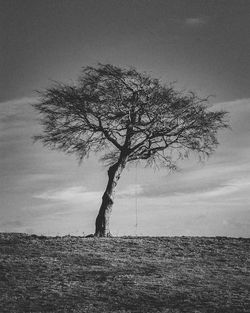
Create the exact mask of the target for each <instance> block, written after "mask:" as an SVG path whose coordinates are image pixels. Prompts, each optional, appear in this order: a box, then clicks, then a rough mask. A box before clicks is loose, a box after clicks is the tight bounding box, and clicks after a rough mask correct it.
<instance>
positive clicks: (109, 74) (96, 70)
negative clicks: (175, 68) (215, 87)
mask: <svg viewBox="0 0 250 313" xmlns="http://www.w3.org/2000/svg"><path fill="white" fill-rule="evenodd" d="M40 96H41V101H40V103H38V104H35V108H36V109H38V110H39V112H40V113H42V115H43V117H42V119H41V122H42V125H43V126H44V132H43V134H41V135H40V136H36V139H39V140H41V141H42V142H43V143H44V144H45V145H47V146H50V147H52V148H55V149H59V150H62V151H64V152H67V153H73V154H76V155H77V156H78V157H79V159H80V160H82V159H83V158H84V157H86V156H88V155H89V153H90V152H103V155H102V160H104V161H105V162H106V163H107V164H108V165H112V164H114V163H116V162H117V161H118V159H119V157H120V155H121V153H122V154H123V155H126V157H127V162H131V161H136V160H144V161H146V163H147V164H153V163H154V164H157V165H162V166H166V167H169V168H174V167H175V161H176V159H178V158H180V157H185V156H187V155H188V153H189V152H190V151H194V152H197V153H198V154H199V155H201V156H205V155H206V156H208V155H210V154H211V153H212V152H213V151H214V149H215V148H216V146H217V144H218V141H217V132H218V130H219V129H221V128H226V127H228V123H227V121H226V118H225V117H226V112H224V111H212V110H211V109H210V105H209V103H208V99H207V98H206V99H201V98H199V97H198V96H197V95H196V94H195V93H194V92H188V93H183V92H179V91H176V90H175V89H174V87H173V85H171V84H170V85H164V84H162V83H161V82H160V80H159V79H155V78H151V77H150V76H149V75H147V74H145V73H139V72H138V71H136V70H135V69H133V68H130V69H122V68H119V67H116V66H113V65H110V64H106V65H102V64H99V66H98V67H86V68H84V69H83V71H82V74H81V75H80V77H79V79H78V81H77V82H76V83H75V84H71V85H69V84H61V83H55V84H54V85H53V86H52V87H50V88H48V89H46V90H45V91H43V92H40Z"/></svg>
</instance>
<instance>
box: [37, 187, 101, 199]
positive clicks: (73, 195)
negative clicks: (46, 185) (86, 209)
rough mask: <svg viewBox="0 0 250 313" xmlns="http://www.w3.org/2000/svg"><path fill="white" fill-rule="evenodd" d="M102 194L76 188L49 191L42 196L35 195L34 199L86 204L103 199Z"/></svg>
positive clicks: (83, 188)
mask: <svg viewBox="0 0 250 313" xmlns="http://www.w3.org/2000/svg"><path fill="white" fill-rule="evenodd" d="M101 195H102V193H101V192H99V191H88V190H87V189H86V188H85V187H82V186H74V187H69V188H63V189H59V190H49V191H46V192H43V193H41V194H37V195H34V196H33V197H34V198H37V199H43V200H54V201H64V202H73V203H76V202H85V201H96V200H99V199H100V198H101Z"/></svg>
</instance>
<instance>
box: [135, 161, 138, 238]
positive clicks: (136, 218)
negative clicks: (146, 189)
mask: <svg viewBox="0 0 250 313" xmlns="http://www.w3.org/2000/svg"><path fill="white" fill-rule="evenodd" d="M137 176H138V173H137V162H136V165H135V236H136V237H137V229H138V194H137V187H138V186H137V181H138V177H137Z"/></svg>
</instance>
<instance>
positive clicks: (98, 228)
mask: <svg viewBox="0 0 250 313" xmlns="http://www.w3.org/2000/svg"><path fill="white" fill-rule="evenodd" d="M125 164H126V161H125V160H122V161H118V162H117V163H116V164H114V165H112V166H111V167H110V168H109V170H108V184H107V187H106V190H105V192H104V194H103V196H102V204H101V207H100V209H99V213H98V215H97V218H96V222H95V237H110V236H111V234H110V230H109V219H110V215H111V211H112V206H113V203H114V200H113V199H114V190H115V187H116V185H117V182H118V180H119V179H120V175H121V172H122V171H123V169H124V167H125Z"/></svg>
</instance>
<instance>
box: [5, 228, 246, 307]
mask: <svg viewBox="0 0 250 313" xmlns="http://www.w3.org/2000/svg"><path fill="white" fill-rule="evenodd" d="M249 289H250V239H244V238H238V239H237V238H224V237H214V238H208V237H207V238H205V237H144V238H131V237H130V238H109V239H95V238H83V237H72V236H65V237H44V236H35V235H26V234H13V233H12V234H11V233H0V312H8V313H15V312H60V313H61V312H88V313H96V312H100V313H105V312H108V313H111V312H120V313H128V312H145V313H147V312H148V313H149V312H150V313H151V312H152V313H156V312H165V313H170V312H171V313H183V312H192V313H200V312H209V313H210V312H211V313H212V312H213V313H215V312H218V313H224V312H228V313H229V312H230V313H237V312H238V313H243V312H250V294H249Z"/></svg>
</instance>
